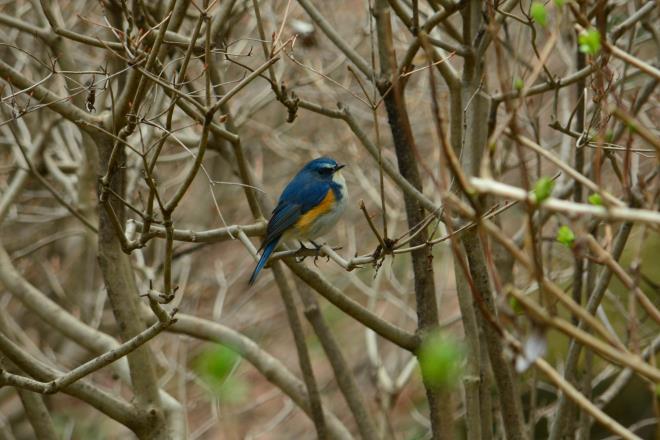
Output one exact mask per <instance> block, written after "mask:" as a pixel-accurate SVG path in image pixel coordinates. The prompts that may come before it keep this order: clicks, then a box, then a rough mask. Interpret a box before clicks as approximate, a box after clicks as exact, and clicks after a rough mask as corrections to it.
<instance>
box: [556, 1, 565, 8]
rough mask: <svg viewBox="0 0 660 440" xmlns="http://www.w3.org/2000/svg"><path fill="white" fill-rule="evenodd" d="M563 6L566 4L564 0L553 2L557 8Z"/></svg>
mask: <svg viewBox="0 0 660 440" xmlns="http://www.w3.org/2000/svg"><path fill="white" fill-rule="evenodd" d="M565 4H566V0H555V5H557V7H559V8H561V7H562V6H564V5H565Z"/></svg>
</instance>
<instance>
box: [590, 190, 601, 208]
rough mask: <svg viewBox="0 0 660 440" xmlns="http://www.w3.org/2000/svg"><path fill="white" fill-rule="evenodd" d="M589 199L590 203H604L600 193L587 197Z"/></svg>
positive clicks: (597, 204)
mask: <svg viewBox="0 0 660 440" xmlns="http://www.w3.org/2000/svg"><path fill="white" fill-rule="evenodd" d="M587 200H589V203H591V204H592V205H595V206H602V205H603V198H602V197H601V196H600V194H598V193H593V194H591V195H590V196H589V197H587Z"/></svg>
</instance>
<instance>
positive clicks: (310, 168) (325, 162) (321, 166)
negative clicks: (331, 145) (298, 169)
mask: <svg viewBox="0 0 660 440" xmlns="http://www.w3.org/2000/svg"><path fill="white" fill-rule="evenodd" d="M344 166H345V165H340V164H338V163H337V162H336V161H335V160H334V159H331V158H329V157H319V158H318V159H314V160H313V161H311V162H309V163H307V165H305V167H304V168H303V170H304V171H306V172H308V173H311V174H312V175H314V176H315V177H317V178H320V179H328V180H332V178H333V176H334V174H335V173H336V172H337V171H339V170H341V169H342V168H344Z"/></svg>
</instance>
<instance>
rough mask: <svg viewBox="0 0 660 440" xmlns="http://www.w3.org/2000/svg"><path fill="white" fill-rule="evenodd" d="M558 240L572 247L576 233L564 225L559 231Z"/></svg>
mask: <svg viewBox="0 0 660 440" xmlns="http://www.w3.org/2000/svg"><path fill="white" fill-rule="evenodd" d="M557 241H558V242H559V243H561V244H563V245H564V246H566V247H569V248H572V247H573V243H575V234H574V233H573V231H571V228H569V227H568V226H566V225H563V226H562V227H560V228H559V230H558V231H557Z"/></svg>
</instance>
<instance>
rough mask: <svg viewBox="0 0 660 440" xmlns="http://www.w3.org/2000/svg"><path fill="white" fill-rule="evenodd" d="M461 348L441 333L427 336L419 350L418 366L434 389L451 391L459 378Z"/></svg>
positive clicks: (462, 353) (461, 358) (462, 351)
mask: <svg viewBox="0 0 660 440" xmlns="http://www.w3.org/2000/svg"><path fill="white" fill-rule="evenodd" d="M463 355H464V350H463V347H462V346H461V345H460V344H459V343H458V342H457V341H456V340H454V339H453V338H451V337H450V336H448V335H444V334H441V333H434V334H431V335H429V336H428V337H426V338H425V339H424V341H423V342H422V346H421V347H420V350H419V355H418V356H419V357H418V359H419V366H420V368H421V369H422V375H423V377H424V379H425V381H426V382H427V383H428V384H429V385H431V386H432V387H434V388H444V389H451V388H454V387H456V386H457V385H458V381H459V379H460V377H461V371H462V367H461V363H462V360H463Z"/></svg>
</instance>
